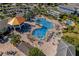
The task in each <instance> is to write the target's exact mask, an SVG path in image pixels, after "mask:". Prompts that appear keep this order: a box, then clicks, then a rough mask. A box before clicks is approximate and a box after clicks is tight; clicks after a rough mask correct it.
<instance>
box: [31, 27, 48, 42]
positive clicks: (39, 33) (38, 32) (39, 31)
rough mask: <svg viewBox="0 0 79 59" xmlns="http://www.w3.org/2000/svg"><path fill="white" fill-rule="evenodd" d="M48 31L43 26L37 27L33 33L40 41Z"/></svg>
mask: <svg viewBox="0 0 79 59" xmlns="http://www.w3.org/2000/svg"><path fill="white" fill-rule="evenodd" d="M46 32H47V29H46V28H45V27H42V28H38V29H35V30H34V31H33V33H32V35H33V36H34V37H36V38H38V40H39V41H41V40H42V39H44V37H45V36H46Z"/></svg>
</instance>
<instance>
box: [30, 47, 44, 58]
mask: <svg viewBox="0 0 79 59" xmlns="http://www.w3.org/2000/svg"><path fill="white" fill-rule="evenodd" d="M29 56H45V54H44V53H43V52H42V51H41V50H39V49H38V48H36V47H34V48H32V49H30V50H29Z"/></svg>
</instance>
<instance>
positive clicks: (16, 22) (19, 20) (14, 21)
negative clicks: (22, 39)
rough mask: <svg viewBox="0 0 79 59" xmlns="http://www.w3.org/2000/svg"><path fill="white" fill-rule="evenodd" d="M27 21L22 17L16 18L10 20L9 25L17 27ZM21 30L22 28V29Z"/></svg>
mask: <svg viewBox="0 0 79 59" xmlns="http://www.w3.org/2000/svg"><path fill="white" fill-rule="evenodd" d="M24 21H25V18H23V17H21V16H16V17H14V18H13V19H10V20H9V22H8V24H9V25H12V26H15V25H19V26H20V24H22V23H23V22H24ZM20 28H21V27H20Z"/></svg>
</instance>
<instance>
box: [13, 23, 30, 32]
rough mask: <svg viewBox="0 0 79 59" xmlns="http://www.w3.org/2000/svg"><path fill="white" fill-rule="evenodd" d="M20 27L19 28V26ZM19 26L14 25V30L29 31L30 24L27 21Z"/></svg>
mask: <svg viewBox="0 0 79 59" xmlns="http://www.w3.org/2000/svg"><path fill="white" fill-rule="evenodd" d="M20 27H21V28H20ZM20 27H19V26H16V27H15V29H16V31H19V32H22V33H24V32H29V31H30V30H31V25H29V24H27V23H23V24H21V25H20Z"/></svg>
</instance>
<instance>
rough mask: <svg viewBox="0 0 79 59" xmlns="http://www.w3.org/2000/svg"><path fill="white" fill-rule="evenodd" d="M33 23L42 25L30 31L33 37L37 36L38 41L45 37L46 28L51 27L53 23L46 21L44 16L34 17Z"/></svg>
mask: <svg viewBox="0 0 79 59" xmlns="http://www.w3.org/2000/svg"><path fill="white" fill-rule="evenodd" d="M35 23H36V24H40V25H41V26H42V27H41V28H37V29H35V30H34V31H33V32H32V35H33V36H34V37H36V38H38V40H39V41H41V40H43V39H44V38H45V36H46V33H47V31H48V29H52V28H53V23H52V22H49V21H47V20H46V19H45V18H36V19H35Z"/></svg>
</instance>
